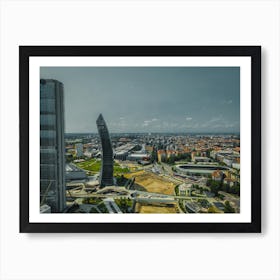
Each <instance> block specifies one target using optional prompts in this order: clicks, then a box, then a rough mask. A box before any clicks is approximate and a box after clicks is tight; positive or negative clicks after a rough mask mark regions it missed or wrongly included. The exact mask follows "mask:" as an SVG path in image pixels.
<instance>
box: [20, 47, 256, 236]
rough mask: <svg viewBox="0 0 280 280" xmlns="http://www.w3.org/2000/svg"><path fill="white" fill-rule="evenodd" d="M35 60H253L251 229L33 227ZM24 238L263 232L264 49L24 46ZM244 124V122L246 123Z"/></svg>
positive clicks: (109, 225) (151, 225) (235, 226)
mask: <svg viewBox="0 0 280 280" xmlns="http://www.w3.org/2000/svg"><path fill="white" fill-rule="evenodd" d="M32 56H103V57H110V56H158V57H160V56H178V57H180V56H182V57H183V56H201V57H203V56H248V57H250V58H251V120H252V122H251V182H252V184H251V222H250V223H31V222H29V132H30V131H29V58H30V57H32ZM19 97H20V110H19V114H20V232H21V233H32V232H33V233H35V232H37V233H43V232H44V233H46V232H49V233H51V232H52V233H54V232H65V233H83V232H91V233H101V232H102V233H103V232H104V233H105V232H106V233H107V232H108V233H109V232H111V233H179V232H182V233H183V232H185V233H187V232H190V233H203V232H205V233H206V232H207V233H210V232H220V233H241V232H251V233H259V232H261V47H260V46H19ZM241 122H242V120H241Z"/></svg>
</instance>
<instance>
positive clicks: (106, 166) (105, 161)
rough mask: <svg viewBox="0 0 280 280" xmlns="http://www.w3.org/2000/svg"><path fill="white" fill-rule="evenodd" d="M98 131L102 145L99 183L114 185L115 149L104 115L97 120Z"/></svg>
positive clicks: (101, 184) (102, 185)
mask: <svg viewBox="0 0 280 280" xmlns="http://www.w3.org/2000/svg"><path fill="white" fill-rule="evenodd" d="M96 125H97V129H98V133H99V136H100V139H101V145H102V166H101V171H100V178H99V183H100V186H101V187H104V186H112V185H114V181H113V149H112V144H111V139H110V135H109V131H108V128H107V125H106V122H105V120H104V118H103V116H102V114H100V115H99V117H98V118H97V120H96Z"/></svg>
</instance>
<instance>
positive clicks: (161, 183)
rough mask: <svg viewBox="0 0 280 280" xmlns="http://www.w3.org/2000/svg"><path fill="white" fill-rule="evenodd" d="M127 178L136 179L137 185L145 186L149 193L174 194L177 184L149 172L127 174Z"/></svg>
mask: <svg viewBox="0 0 280 280" xmlns="http://www.w3.org/2000/svg"><path fill="white" fill-rule="evenodd" d="M125 177H126V178H132V177H135V183H136V184H138V185H140V186H143V187H144V188H145V189H146V190H147V191H148V192H153V193H162V194H171V195H172V194H174V188H175V184H174V183H172V182H170V181H169V180H168V179H166V178H163V177H161V176H159V175H157V174H154V173H151V172H148V171H139V172H135V173H130V174H126V175H125Z"/></svg>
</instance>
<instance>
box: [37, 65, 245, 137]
mask: <svg viewBox="0 0 280 280" xmlns="http://www.w3.org/2000/svg"><path fill="white" fill-rule="evenodd" d="M40 72H41V73H40V75H41V78H44V79H56V80H59V81H61V82H62V83H63V84H64V102H65V127H66V132H97V129H96V123H95V121H96V119H97V117H98V115H99V113H102V114H103V117H104V119H105V121H106V122H107V125H108V128H109V130H110V132H205V133H208V132H218V133H219V132H237V133H238V132H239V126H240V69H239V67H41V71H40Z"/></svg>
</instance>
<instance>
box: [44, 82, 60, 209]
mask: <svg viewBox="0 0 280 280" xmlns="http://www.w3.org/2000/svg"><path fill="white" fill-rule="evenodd" d="M63 95H64V93H63V84H62V83H61V82H59V81H56V80H50V79H48V80H45V79H41V80H40V205H41V206H42V205H45V204H47V205H49V206H50V207H51V212H56V213H59V212H63V210H64V209H65V206H66V201H65V200H66V197H65V148H64V96H63Z"/></svg>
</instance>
